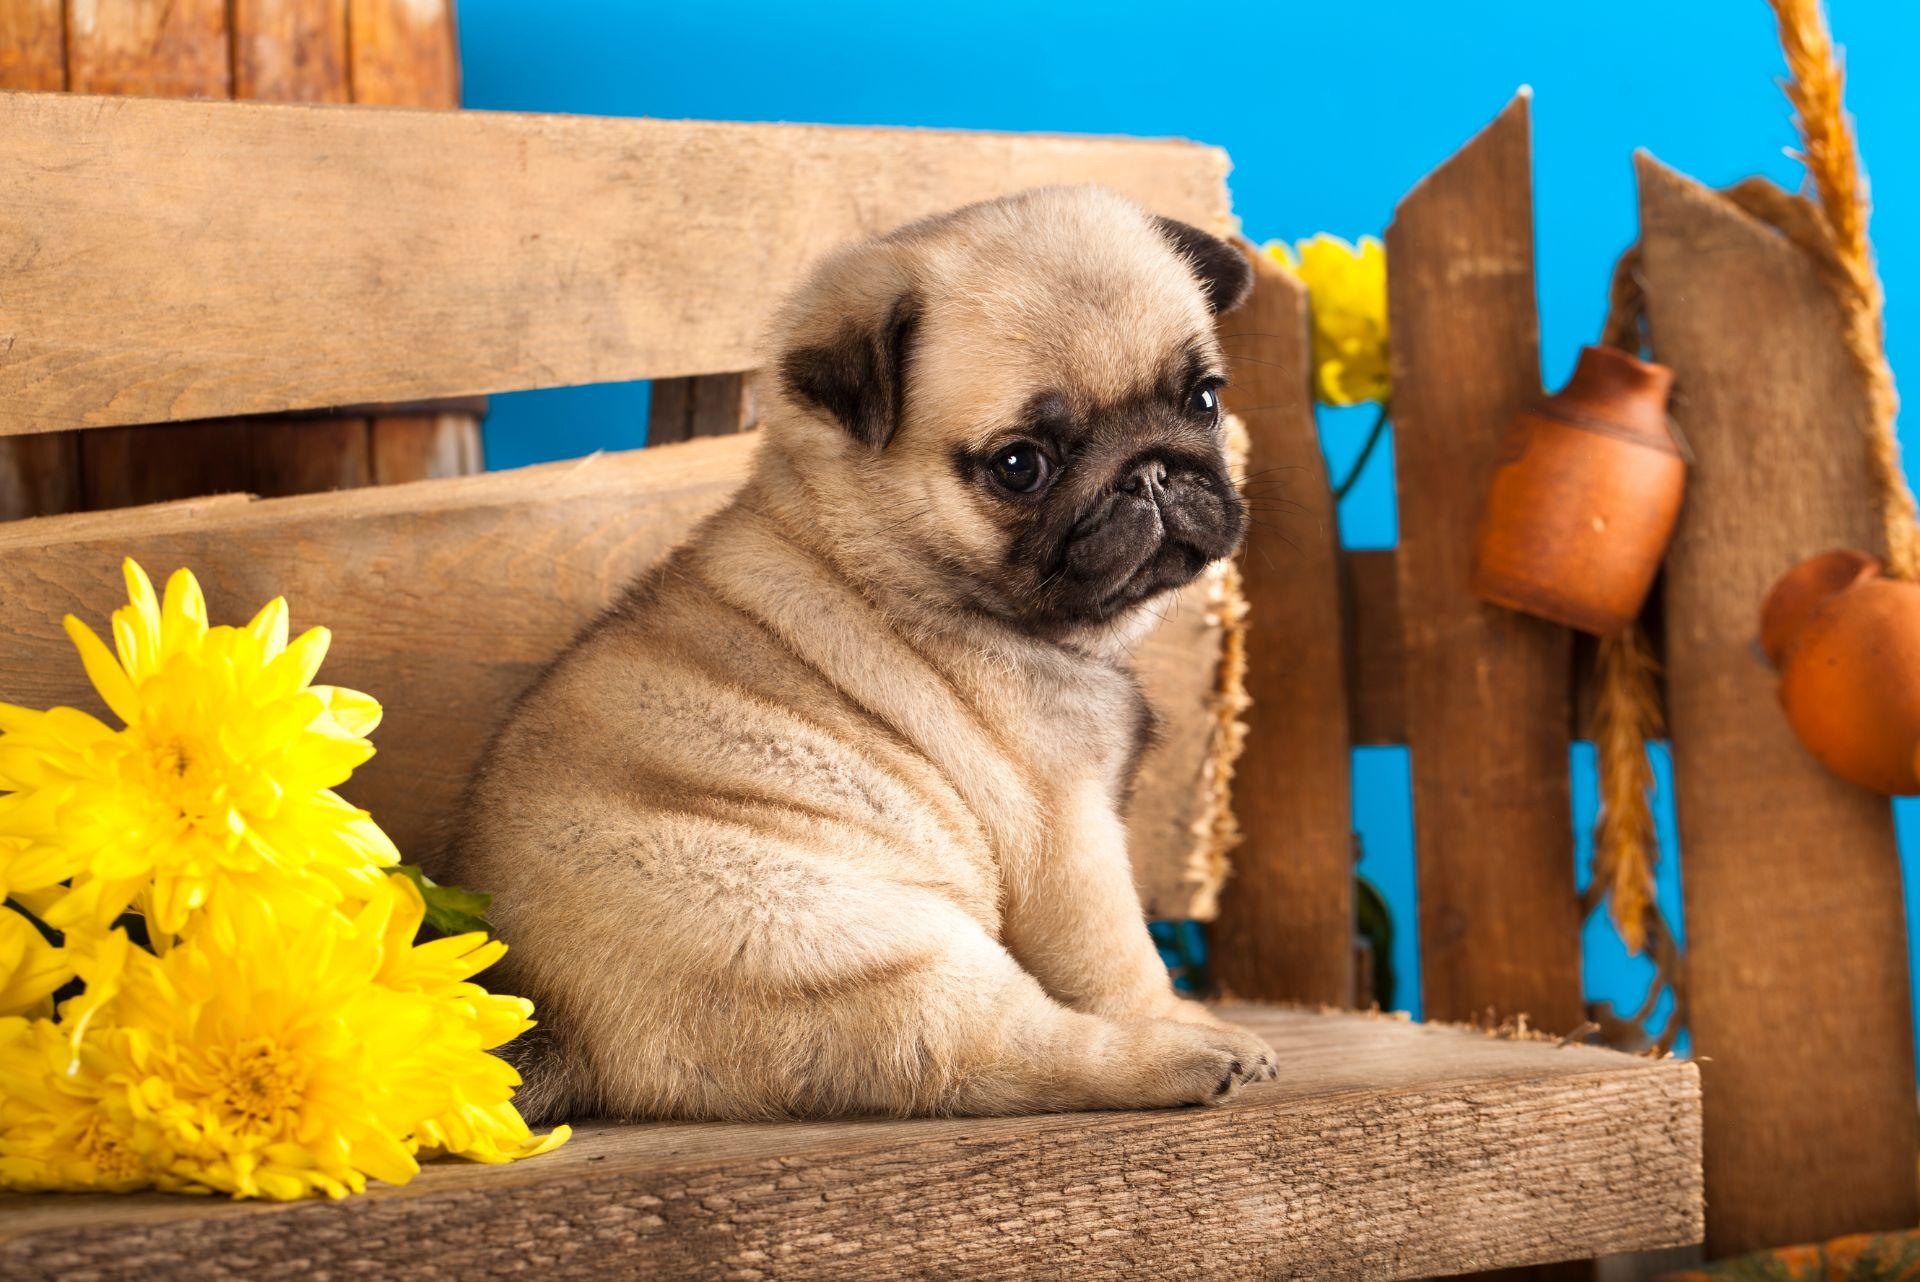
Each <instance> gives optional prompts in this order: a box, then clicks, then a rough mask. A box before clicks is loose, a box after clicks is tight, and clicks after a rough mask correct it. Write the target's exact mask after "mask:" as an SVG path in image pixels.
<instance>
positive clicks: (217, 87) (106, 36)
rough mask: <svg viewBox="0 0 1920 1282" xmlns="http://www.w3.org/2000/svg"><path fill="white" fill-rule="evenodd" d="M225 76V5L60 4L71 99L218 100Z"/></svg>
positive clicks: (210, 0) (133, 0)
mask: <svg viewBox="0 0 1920 1282" xmlns="http://www.w3.org/2000/svg"><path fill="white" fill-rule="evenodd" d="M231 74H232V68H231V60H230V57H229V44H228V39H227V0H67V88H69V89H71V90H72V91H73V92H74V93H77V94H97V93H106V94H156V95H160V96H163V97H168V98H225V97H227V96H228V94H229V93H230V92H231V90H232V79H231ZM5 128H7V126H5V125H0V129H5ZM69 159H71V157H69ZM41 163H46V161H45V159H44V158H43V160H42V162H41ZM11 166H12V161H11V159H10V160H9V162H8V167H9V169H11ZM180 176H182V175H176V177H180ZM29 185H30V186H31V184H29ZM228 194H229V195H231V194H232V193H228ZM7 328H8V327H7V326H6V325H5V324H0V331H4V330H6V329H7ZM122 421H125V420H122Z"/></svg>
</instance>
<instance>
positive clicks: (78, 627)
mask: <svg viewBox="0 0 1920 1282" xmlns="http://www.w3.org/2000/svg"><path fill="white" fill-rule="evenodd" d="M61 624H62V626H64V627H65V628H66V630H67V639H68V640H70V641H72V642H73V648H74V649H76V650H78V651H79V652H80V662H81V664H82V665H83V666H84V667H85V668H86V670H87V679H88V680H89V681H91V682H93V688H94V689H96V690H98V691H99V692H100V697H101V698H102V699H104V700H106V703H107V707H109V708H111V709H113V715H114V716H116V717H118V718H120V720H122V721H124V722H126V723H127V724H128V725H132V724H133V723H134V722H135V721H137V720H139V719H140V697H139V696H138V695H136V694H135V693H134V692H133V684H132V683H131V682H130V681H128V680H127V674H126V672H125V670H123V669H122V668H121V667H120V662H119V660H118V659H116V658H115V657H114V653H113V651H111V650H109V649H107V646H106V643H105V642H104V641H102V640H101V639H100V638H99V637H97V636H95V635H94V631H93V629H92V628H90V627H88V626H87V625H86V624H84V623H82V622H80V620H78V619H76V618H74V617H73V616H72V615H71V614H69V615H68V616H67V617H66V618H65V619H63V620H61Z"/></svg>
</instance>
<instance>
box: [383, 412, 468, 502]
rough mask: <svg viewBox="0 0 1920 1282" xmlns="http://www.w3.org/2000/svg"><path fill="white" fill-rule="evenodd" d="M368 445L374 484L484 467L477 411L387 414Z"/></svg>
mask: <svg viewBox="0 0 1920 1282" xmlns="http://www.w3.org/2000/svg"><path fill="white" fill-rule="evenodd" d="M369 444H370V447H371V450H372V455H373V483H374V484H375V485H396V484H398V483H400V482H402V481H426V480H433V479H436V478H439V477H444V476H465V475H467V474H468V473H470V472H478V471H480V470H481V468H482V467H483V466H485V464H484V463H483V461H482V458H481V449H480V419H479V417H478V416H477V415H474V414H467V413H458V414H382V415H380V416H378V417H376V418H375V419H374V420H373V431H372V435H371V439H370V441H369Z"/></svg>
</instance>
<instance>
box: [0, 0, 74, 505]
mask: <svg viewBox="0 0 1920 1282" xmlns="http://www.w3.org/2000/svg"><path fill="white" fill-rule="evenodd" d="M60 4H61V0H0V89H39V90H53V91H56V92H57V91H59V90H61V89H64V88H66V84H67V50H66V19H65V16H64V15H63V13H62V11H61V7H60ZM79 506H80V442H79V440H78V439H77V437H76V434H75V433H73V432H43V433H40V434H38V435H35V436H9V437H6V438H4V439H0V521H12V520H16V519H18V518H20V517H23V516H46V515H48V514H50V513H53V512H71V511H72V510H73V509H75V508H76V507H79Z"/></svg>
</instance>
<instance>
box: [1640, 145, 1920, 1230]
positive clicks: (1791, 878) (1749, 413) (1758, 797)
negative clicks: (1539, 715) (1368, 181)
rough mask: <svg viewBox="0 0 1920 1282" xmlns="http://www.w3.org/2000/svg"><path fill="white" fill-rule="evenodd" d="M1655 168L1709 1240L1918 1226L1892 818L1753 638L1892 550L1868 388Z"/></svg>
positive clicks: (1648, 247)
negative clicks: (1791, 705)
mask: <svg viewBox="0 0 1920 1282" xmlns="http://www.w3.org/2000/svg"><path fill="white" fill-rule="evenodd" d="M1639 170H1640V190H1641V225H1642V228H1643V233H1642V234H1643V244H1644V246H1645V271H1646V283H1647V300H1648V317H1649V321H1650V325H1651V329H1652V333H1653V342H1654V351H1655V355H1656V356H1657V358H1658V359H1659V360H1660V361H1661V362H1662V363H1663V364H1666V365H1670V366H1672V367H1673V370H1674V373H1675V376H1676V400H1675V402H1674V408H1673V415H1674V418H1675V419H1676V420H1677V421H1678V422H1679V423H1680V425H1681V427H1682V428H1683V430H1684V431H1685V432H1686V434H1687V438H1688V439H1689V440H1690V441H1691V442H1692V444H1693V448H1694V450H1695V452H1696V454H1697V456H1698V463H1697V465H1696V467H1695V469H1694V473H1693V480H1692V483H1691V485H1690V488H1689V490H1688V494H1687V504H1686V508H1685V510H1684V511H1683V512H1682V513H1681V521H1680V528H1679V532H1678V535H1677V537H1676V538H1675V540H1674V544H1673V550H1672V552H1671V554H1670V555H1669V557H1668V560H1667V582H1666V602H1665V605H1666V630H1667V688H1668V704H1669V709H1668V716H1669V719H1670V721H1671V725H1672V731H1673V742H1674V776H1675V787H1676V791H1677V803H1678V810H1679V820H1680V846H1681V850H1682V851H1683V852H1684V858H1685V872H1686V875H1685V877H1684V879H1683V881H1684V886H1685V894H1686V923H1687V950H1688V954H1689V967H1688V970H1689V983H1690V985H1691V994H1692V1004H1693V1025H1692V1026H1693V1042H1694V1049H1695V1051H1696V1053H1697V1054H1698V1055H1699V1056H1700V1057H1701V1060H1702V1064H1701V1077H1702V1079H1703V1082H1704V1084H1705V1088H1706V1126H1707V1189H1708V1202H1709V1205H1710V1207H1711V1208H1712V1209H1711V1213H1710V1215H1709V1217H1708V1222H1707V1243H1708V1248H1709V1253H1710V1254H1712V1255H1727V1254H1733V1253H1737V1252H1741V1251H1746V1250H1749V1249H1752V1248H1755V1247H1761V1246H1771V1245H1776V1244H1783V1243H1789V1242H1806V1241H1813V1240H1816V1239H1820V1238H1826V1237H1831V1236H1834V1235H1836V1234H1841V1233H1851V1232H1855V1231H1858V1230H1864V1229H1881V1228H1894V1227H1903V1226H1907V1225H1911V1224H1913V1223H1914V1221H1915V1219H1916V1218H1920V1206H1917V1205H1916V1202H1915V1191H1914V1163H1915V1158H1916V1153H1917V1152H1920V1118H1917V1117H1916V1111H1915V1104H1914V1089H1913V1081H1914V1052H1913V1033H1912V1026H1911V1014H1912V1012H1911V1008H1910V1006H1909V1004H1908V983H1909V980H1908V975H1907V946H1906V929H1905V924H1904V922H1903V920H1902V914H1901V892H1900V867H1899V858H1898V852H1897V849H1896V846H1895V842H1894V832H1893V821H1892V817H1891V815H1890V813H1889V808H1888V805H1887V802H1886V799H1885V798H1883V797H1877V796H1873V795H1870V794H1868V793H1867V792H1865V791H1864V790H1861V789H1858V788H1855V787H1853V786H1852V785H1850V784H1847V783H1844V782H1842V781H1841V780H1839V779H1837V778H1835V777H1834V776H1832V775H1829V774H1827V773H1826V772H1825V771H1824V770H1822V769H1821V768H1820V766H1818V765H1817V764H1816V763H1815V762H1814V761H1813V759H1812V758H1811V757H1809V756H1807V755H1806V753H1804V752H1803V751H1802V750H1801V748H1800V747H1799V745H1798V744H1797V743H1796V742H1795V741H1794V739H1793V736H1792V734H1791V733H1790V732H1789V730H1788V728H1787V724H1786V721H1785V719H1784V718H1783V717H1782V716H1781V713H1780V709H1779V705H1778V703H1777V702H1776V699H1775V695H1774V677H1773V674H1772V673H1771V672H1770V671H1769V670H1768V668H1767V666H1766V664H1765V662H1764V661H1763V660H1762V659H1761V658H1760V657H1759V655H1758V654H1757V653H1756V651H1755V648H1754V640H1753V639H1754V635H1755V632H1756V629H1757V626H1758V611H1759V608H1760V601H1761V599H1762V597H1763V596H1764V595H1765V593H1766V591H1767V589H1768V587H1769V586H1771V584H1772V582H1773V580H1774V579H1775V578H1776V577H1777V576H1778V575H1780V574H1781V573H1783V572H1784V571H1785V570H1787V569H1788V568H1789V567H1790V566H1792V565H1793V564H1794V563H1795V562H1797V561H1798V560H1800V559H1801V558H1802V557H1805V556H1808V555H1811V554H1813V553H1816V552H1821V551H1824V550H1826V549H1828V548H1833V547H1858V548H1867V549H1871V550H1873V551H1876V552H1882V551H1884V549H1883V547H1882V546H1881V543H1880V532H1879V526H1878V521H1877V518H1876V517H1875V515H1874V511H1873V503H1872V498H1871V496H1872V493H1873V487H1872V483H1871V481H1870V479H1869V476H1868V471H1867V463H1866V458H1865V447H1864V445H1863V443H1862V442H1863V439H1864V438H1863V436H1862V424H1863V422H1864V420H1865V408H1864V393H1863V391H1862V388H1861V384H1860V382H1859V380H1858V378H1857V376H1856V375H1855V373H1854V371H1853V369H1852V368H1851V367H1850V365H1849V362H1848V360H1847V358H1846V356H1845V354H1844V351H1843V348H1842V345H1841V340H1840V320H1839V312H1838V309H1837V307H1836V306H1835V304H1834V301H1833V299H1832V297H1831V295H1830V294H1829V292H1828V291H1827V289H1826V287H1825V286H1824V285H1823V284H1822V283H1821V281H1820V279H1819V276H1818V274H1817V273H1816V271H1815V269H1814V268H1813V266H1812V264H1811V263H1810V262H1808V261H1807V260H1806V259H1805V258H1804V257H1803V256H1802V255H1801V254H1800V253H1798V252H1797V251H1796V250H1794V249H1793V248H1792V247H1791V246H1790V245H1789V244H1788V243H1787V241H1786V240H1785V239H1784V238H1782V237H1781V236H1779V235H1778V234H1776V233H1774V232H1773V231H1772V230H1770V229H1768V228H1765V227H1762V226H1761V225H1759V224H1758V223H1755V222H1754V221H1752V220H1751V219H1749V218H1748V217H1747V216H1746V215H1744V214H1742V213H1741V212H1740V211H1739V210H1737V209H1735V208H1734V207H1733V206H1732V205H1731V204H1730V203H1728V202H1727V201H1726V200H1724V199H1722V198H1721V197H1720V196H1718V195H1717V194H1716V193H1714V192H1711V191H1709V190H1707V189H1705V188H1703V187H1701V186H1699V185H1697V184H1696V183H1694V182H1693V181H1691V180H1690V179H1686V178H1683V177H1681V176H1680V175H1678V174H1675V173H1674V172H1672V171H1671V170H1668V169H1665V168H1663V167H1662V166H1660V165H1659V164H1658V163H1657V162H1655V161H1653V160H1651V159H1650V158H1647V157H1644V156H1643V157H1641V158H1640V162H1639Z"/></svg>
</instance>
